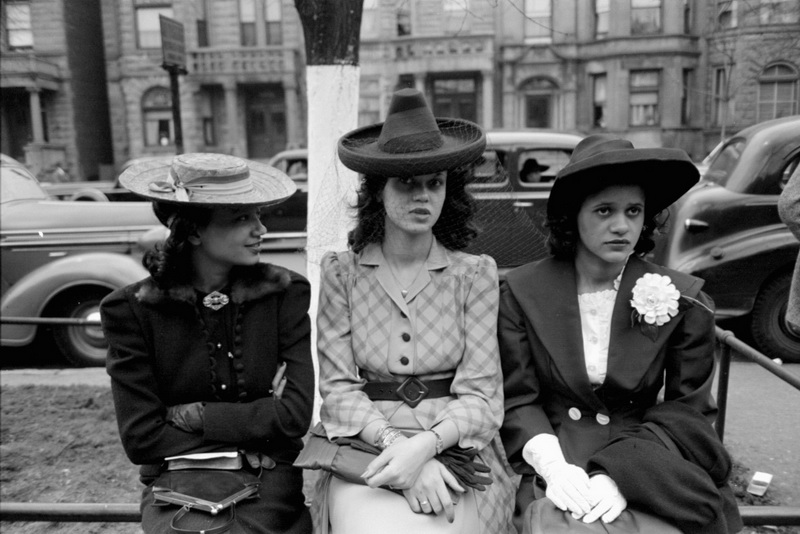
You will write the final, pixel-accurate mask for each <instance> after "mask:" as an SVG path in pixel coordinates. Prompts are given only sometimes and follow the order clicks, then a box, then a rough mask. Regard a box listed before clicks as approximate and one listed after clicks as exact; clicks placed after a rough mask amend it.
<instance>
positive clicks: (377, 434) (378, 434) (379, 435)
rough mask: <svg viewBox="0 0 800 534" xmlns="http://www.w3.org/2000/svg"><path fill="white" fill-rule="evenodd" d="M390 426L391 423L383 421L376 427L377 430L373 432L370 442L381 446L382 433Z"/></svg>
mask: <svg viewBox="0 0 800 534" xmlns="http://www.w3.org/2000/svg"><path fill="white" fill-rule="evenodd" d="M390 428H392V425H390V424H389V423H384V424H383V425H381V426H380V428H378V431H377V432H375V439H373V440H372V444H373V445H375V446H376V447H378V448H381V442H382V440H383V435H384V434H386V431H387V430H389V429H390Z"/></svg>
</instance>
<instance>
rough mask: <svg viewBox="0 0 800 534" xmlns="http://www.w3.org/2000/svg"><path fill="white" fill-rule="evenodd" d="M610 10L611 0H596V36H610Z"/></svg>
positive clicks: (601, 37)
mask: <svg viewBox="0 0 800 534" xmlns="http://www.w3.org/2000/svg"><path fill="white" fill-rule="evenodd" d="M608 12H609V0H595V2H594V37H595V39H605V38H606V37H608Z"/></svg>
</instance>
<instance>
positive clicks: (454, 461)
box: [294, 423, 492, 494]
mask: <svg viewBox="0 0 800 534" xmlns="http://www.w3.org/2000/svg"><path fill="white" fill-rule="evenodd" d="M380 453H381V450H380V449H379V448H377V447H375V446H373V445H370V444H369V443H366V442H365V441H363V440H360V439H358V438H336V439H334V440H333V441H330V440H328V435H327V433H326V432H325V428H324V427H323V426H322V423H317V424H316V425H315V426H314V428H312V429H311V431H310V432H309V436H308V441H307V442H306V444H305V446H304V447H303V450H302V451H301V452H300V454H299V455H298V457H297V459H296V460H295V462H294V466H295V467H301V468H303V469H322V470H324V471H328V472H330V473H331V474H333V476H335V477H337V478H339V479H341V480H344V481H346V482H350V483H353V484H361V485H366V482H365V481H364V478H363V477H362V476H361V475H362V474H363V473H364V471H366V469H367V466H368V465H369V464H370V462H372V460H374V459H375V458H376V457H377V456H378V455H379V454H380ZM477 454H478V453H477V451H476V450H475V449H474V448H472V447H471V448H469V449H464V448H461V447H450V448H448V449H446V450H444V451H442V453H441V454H438V455H436V456H435V458H436V459H437V460H438V461H440V462H441V463H442V464H443V465H444V466H445V467H446V468H447V469H448V470H449V471H450V472H451V473H452V474H453V476H455V477H456V479H458V481H459V483H461V484H462V485H466V486H469V487H471V488H474V489H476V490H478V491H484V490H485V489H486V486H487V485H489V484H491V483H492V479H491V478H490V477H488V476H484V475H482V474H481V473H484V474H485V473H489V472H490V471H491V470H490V468H489V467H487V466H485V465H483V464H481V463H479V462H476V461H475V457H476V456H477ZM381 487H382V488H383V489H388V490H389V491H394V492H395V493H398V494H402V493H403V492H402V490H398V489H394V488H390V487H388V486H381Z"/></svg>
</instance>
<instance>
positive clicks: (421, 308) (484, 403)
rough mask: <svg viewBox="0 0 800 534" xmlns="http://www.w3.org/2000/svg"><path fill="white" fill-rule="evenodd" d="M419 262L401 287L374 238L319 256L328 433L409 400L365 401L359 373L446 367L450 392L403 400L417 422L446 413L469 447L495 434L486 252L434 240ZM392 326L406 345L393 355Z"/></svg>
mask: <svg viewBox="0 0 800 534" xmlns="http://www.w3.org/2000/svg"><path fill="white" fill-rule="evenodd" d="M426 267H427V269H423V271H421V272H420V275H419V276H418V277H417V280H416V281H415V282H414V284H413V285H412V286H411V287H410V288H409V291H408V293H407V295H405V296H403V295H402V293H401V292H400V288H399V287H398V286H397V283H396V282H395V281H394V277H393V276H392V274H391V270H390V267H389V265H388V264H387V263H386V259H385V258H384V256H383V252H382V251H381V247H380V244H370V245H368V246H367V247H366V248H365V249H364V250H362V251H361V253H359V254H355V253H353V252H339V253H335V252H332V253H327V254H326V255H325V256H324V257H323V259H322V282H321V287H320V300H319V311H318V313H317V332H318V338H317V343H318V354H319V365H320V392H321V393H322V398H323V404H322V410H321V414H320V415H321V419H322V423H323V425H324V426H325V430H326V432H327V433H328V436H329V437H330V438H335V437H340V436H355V435H357V434H358V433H359V432H361V430H363V429H364V427H365V426H367V425H368V424H369V423H371V422H372V421H376V420H377V421H382V422H386V421H388V418H390V417H391V416H392V414H394V413H395V412H396V411H397V410H398V409H401V408H402V409H409V408H408V407H407V406H406V405H404V403H403V402H402V401H400V400H398V401H371V400H370V399H369V398H368V397H367V396H366V394H364V393H363V392H362V391H361V388H362V385H363V384H364V383H365V382H366V381H367V380H372V381H398V382H400V381H402V380H404V378H405V376H407V375H411V374H413V375H415V376H417V377H419V378H420V379H421V380H429V379H435V378H442V377H449V376H452V377H453V383H452V386H451V388H450V392H451V394H452V395H451V396H450V397H443V398H438V399H424V400H423V401H422V402H421V403H420V404H418V405H417V406H416V408H413V409H412V410H413V415H414V417H415V418H416V420H417V421H418V422H419V423H420V426H421V427H422V428H425V429H429V428H431V427H432V426H434V425H436V424H438V423H439V422H441V421H443V420H445V419H450V420H451V421H453V422H454V423H455V424H456V426H457V427H458V430H459V435H460V438H459V445H460V446H462V447H476V448H477V449H479V450H480V449H483V448H484V447H486V446H487V445H488V444H489V443H490V442H491V441H492V439H493V438H494V437H495V436H496V434H497V430H498V429H499V427H500V424H501V423H502V420H503V388H502V375H501V371H500V360H499V353H498V345H497V312H498V278H497V266H496V264H495V262H494V260H493V259H492V258H491V257H489V256H485V255H482V256H473V255H470V254H465V253H463V252H455V251H450V250H447V249H446V248H445V247H443V246H442V245H440V244H439V243H438V242H436V241H435V240H434V243H433V246H432V248H431V252H430V254H429V255H428V259H427V261H426ZM401 331H402V332H403V337H402V339H403V340H404V341H405V342H406V343H408V344H409V347H408V350H405V351H404V352H403V357H402V358H398V356H399V354H398V350H397V348H396V347H397V345H396V343H397V341H396V340H393V339H392V338H393V337H395V335H396V334H397V333H398V332H401ZM393 332H394V334H393ZM405 334H410V337H409V336H408V335H405ZM401 360H402V362H401ZM404 369H408V371H407V372H405V373H404V372H402V371H403V370H404Z"/></svg>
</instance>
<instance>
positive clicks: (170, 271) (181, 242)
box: [142, 202, 214, 286]
mask: <svg viewBox="0 0 800 534" xmlns="http://www.w3.org/2000/svg"><path fill="white" fill-rule="evenodd" d="M213 211H214V210H213V208H209V207H205V206H198V205H192V204H187V205H178V204H170V203H166V202H153V212H154V213H155V214H156V217H158V220H159V221H161V224H163V225H164V226H166V227H167V228H168V229H169V235H168V236H167V239H166V240H165V241H164V243H163V244H158V245H156V247H155V249H154V250H148V251H147V252H145V255H144V258H142V264H143V265H144V266H145V268H146V269H147V270H148V271H150V276H152V277H153V279H154V280H155V281H156V284H158V285H159V286H163V285H167V284H174V283H189V281H190V279H191V276H192V266H191V262H192V256H191V251H192V247H191V245H190V243H189V237H190V236H192V235H195V234H196V233H197V231H198V230H199V229H201V228H205V227H206V226H208V224H209V222H211V216H212V214H213Z"/></svg>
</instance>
